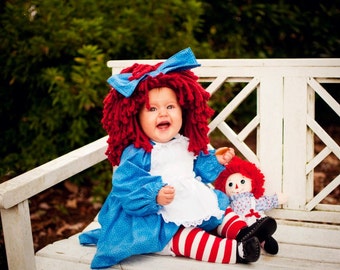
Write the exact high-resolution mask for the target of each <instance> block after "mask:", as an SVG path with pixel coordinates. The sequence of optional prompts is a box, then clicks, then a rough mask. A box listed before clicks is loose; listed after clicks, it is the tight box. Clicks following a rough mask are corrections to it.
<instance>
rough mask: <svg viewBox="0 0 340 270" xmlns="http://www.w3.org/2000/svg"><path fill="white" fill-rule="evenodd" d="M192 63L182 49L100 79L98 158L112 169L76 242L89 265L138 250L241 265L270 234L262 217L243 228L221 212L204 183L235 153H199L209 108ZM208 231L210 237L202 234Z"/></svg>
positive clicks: (224, 200) (219, 197) (220, 201)
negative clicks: (101, 146) (88, 251)
mask: <svg viewBox="0 0 340 270" xmlns="http://www.w3.org/2000/svg"><path fill="white" fill-rule="evenodd" d="M198 66H200V65H199V64H198V63H197V61H196V58H195V57H194V54H193V53H192V51H191V49H190V48H187V49H184V50H182V51H180V52H178V53H176V54H175V55H173V56H172V57H170V58H169V59H167V60H166V61H165V62H161V63H157V64H155V65H148V64H138V63H135V64H134V65H132V66H130V67H128V68H126V69H124V70H122V71H121V73H120V74H115V75H112V76H111V77H110V78H109V79H108V83H109V84H110V86H111V90H110V92H109V93H108V95H107V96H106V98H105V99H104V109H103V118H102V124H103V127H104V129H105V130H106V131H107V133H108V135H109V138H108V148H107V151H106V154H107V156H108V159H109V161H110V162H111V164H112V165H113V166H117V165H118V166H117V168H116V169H115V171H114V173H113V177H112V190H111V192H110V194H109V195H108V197H107V198H106V200H105V203H104V204H103V206H102V208H101V210H100V212H99V215H98V221H99V223H100V225H101V227H100V228H98V229H95V230H91V231H87V232H83V233H82V234H80V236H79V240H80V243H81V244H83V245H96V247H97V250H96V254H95V256H94V258H93V260H92V262H91V267H92V268H94V269H99V268H107V267H110V266H112V265H115V264H117V263H119V262H121V261H122V260H123V259H126V258H128V257H130V256H132V255H137V254H145V253H161V254H163V255H164V254H166V255H173V256H184V257H190V258H193V259H196V260H201V261H207V262H216V263H239V262H240V263H250V262H255V261H257V260H258V258H259V256H260V251H261V247H260V243H259V240H258V238H261V237H263V236H267V235H270V234H271V233H272V232H273V231H272V228H273V226H272V225H273V220H272V219H269V218H264V219H261V220H258V221H257V222H255V223H254V224H253V225H251V226H247V224H246V222H245V221H244V220H241V219H240V218H239V217H238V216H237V215H236V214H235V213H234V212H232V211H228V212H226V211H225V209H227V208H228V206H229V199H228V197H227V196H226V195H225V194H224V193H223V192H221V191H218V190H215V189H211V188H209V187H208V185H206V184H208V183H212V182H213V181H214V180H215V179H216V178H217V176H218V174H219V173H220V172H222V171H223V170H224V168H225V167H224V165H225V164H226V163H228V162H229V161H230V160H231V158H232V157H233V156H234V155H235V153H234V151H233V150H232V149H230V150H229V151H227V152H226V153H225V154H222V155H215V151H209V150H208V146H207V145H208V143H209V139H208V135H207V134H208V130H209V127H208V119H209V118H210V117H211V116H212V114H213V111H212V109H211V108H210V107H209V106H208V103H207V101H208V99H209V93H208V92H207V91H206V90H205V89H204V88H203V87H202V86H201V85H200V84H199V83H198V77H197V76H196V75H195V74H194V73H193V72H192V71H191V70H190V69H192V68H195V67H198ZM229 209H230V207H229ZM215 228H218V231H219V232H220V233H219V234H218V235H213V234H211V233H210V231H211V230H214V229H215Z"/></svg>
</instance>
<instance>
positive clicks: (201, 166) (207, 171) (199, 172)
mask: <svg viewBox="0 0 340 270" xmlns="http://www.w3.org/2000/svg"><path fill="white" fill-rule="evenodd" d="M214 153H215V151H214V150H211V151H209V153H208V154H204V153H203V152H200V154H199V155H198V156H197V158H196V160H195V161H194V171H195V174H196V176H198V177H200V178H201V180H202V182H203V183H212V182H213V181H215V179H216V178H217V176H218V175H219V174H220V173H221V172H222V171H223V170H224V166H223V165H221V164H220V163H219V162H218V160H217V158H216V156H215V154H214Z"/></svg>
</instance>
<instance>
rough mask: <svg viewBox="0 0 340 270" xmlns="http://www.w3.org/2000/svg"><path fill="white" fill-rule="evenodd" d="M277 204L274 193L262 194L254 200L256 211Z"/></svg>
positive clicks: (271, 207)
mask: <svg viewBox="0 0 340 270" xmlns="http://www.w3.org/2000/svg"><path fill="white" fill-rule="evenodd" d="M278 206H279V203H278V199H277V195H276V194H274V195H272V196H268V195H264V196H262V197H260V198H258V199H257V200H256V210H257V211H268V210H270V209H273V208H275V207H278Z"/></svg>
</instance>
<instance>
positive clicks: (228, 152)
mask: <svg viewBox="0 0 340 270" xmlns="http://www.w3.org/2000/svg"><path fill="white" fill-rule="evenodd" d="M215 154H216V158H217V160H218V162H219V163H220V164H222V165H227V164H228V163H229V162H230V160H231V159H232V158H233V157H234V156H235V151H234V149H233V148H230V147H221V148H218V149H217V150H216V153H215Z"/></svg>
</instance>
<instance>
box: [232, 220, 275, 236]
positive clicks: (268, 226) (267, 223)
mask: <svg viewBox="0 0 340 270" xmlns="http://www.w3.org/2000/svg"><path fill="white" fill-rule="evenodd" d="M276 228H277V224H276V221H275V219H273V218H271V217H263V218H260V219H258V220H257V221H256V222H255V223H254V224H252V225H250V226H249V227H245V228H243V229H241V230H240V232H239V233H238V234H237V236H236V240H237V242H241V241H244V240H247V239H250V238H252V237H254V236H256V237H257V238H258V239H259V241H260V242H263V241H264V240H265V239H266V238H268V236H271V235H272V234H273V233H274V232H275V231H276Z"/></svg>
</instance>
